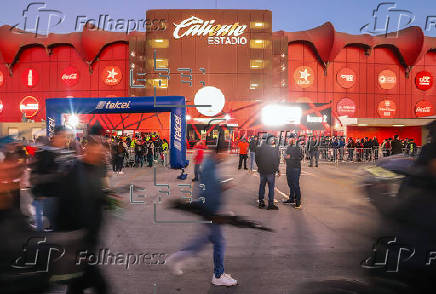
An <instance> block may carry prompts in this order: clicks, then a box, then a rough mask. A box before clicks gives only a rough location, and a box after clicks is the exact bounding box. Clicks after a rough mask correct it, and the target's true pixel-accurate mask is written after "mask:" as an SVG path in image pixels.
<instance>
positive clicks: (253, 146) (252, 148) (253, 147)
mask: <svg viewBox="0 0 436 294" xmlns="http://www.w3.org/2000/svg"><path fill="white" fill-rule="evenodd" d="M256 147H257V140H251V141H250V146H249V147H248V149H249V150H250V152H256Z"/></svg>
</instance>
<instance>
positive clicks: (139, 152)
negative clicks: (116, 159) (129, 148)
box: [132, 140, 144, 167]
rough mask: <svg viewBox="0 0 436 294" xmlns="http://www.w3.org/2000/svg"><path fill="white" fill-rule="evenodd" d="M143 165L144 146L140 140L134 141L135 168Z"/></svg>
mask: <svg viewBox="0 0 436 294" xmlns="http://www.w3.org/2000/svg"><path fill="white" fill-rule="evenodd" d="M132 142H133V141H132ZM140 165H141V167H143V165H144V145H143V142H142V141H140V140H135V166H136V167H139V166H140Z"/></svg>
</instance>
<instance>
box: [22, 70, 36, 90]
mask: <svg viewBox="0 0 436 294" xmlns="http://www.w3.org/2000/svg"><path fill="white" fill-rule="evenodd" d="M21 78H22V80H23V83H24V85H26V87H28V88H33V87H35V86H36V84H38V81H39V74H38V72H37V71H36V70H35V69H34V68H26V69H25V70H24V71H23V74H22V75H21Z"/></svg>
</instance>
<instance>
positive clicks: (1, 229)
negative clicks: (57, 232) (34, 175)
mask: <svg viewBox="0 0 436 294" xmlns="http://www.w3.org/2000/svg"><path fill="white" fill-rule="evenodd" d="M24 170H25V165H24V164H23V163H22V162H19V161H15V160H12V158H9V159H8V160H5V161H4V162H2V163H0V236H1V237H2V238H3V241H2V242H0V292H1V293H2V294H18V293H22V294H27V293H32V294H38V293H43V292H45V291H46V290H48V288H49V278H50V274H49V272H48V271H37V270H36V267H38V266H39V267H41V266H45V265H46V264H44V265H41V264H40V261H41V260H40V259H36V260H32V261H31V262H33V263H32V264H31V266H28V267H19V266H15V267H12V266H11V263H12V262H14V263H13V264H14V265H19V264H18V262H19V261H17V260H15V261H14V258H18V257H19V256H20V255H22V254H23V253H24V251H23V249H26V250H32V249H34V248H29V247H24V246H25V245H26V244H27V242H28V240H29V238H31V237H33V238H35V239H38V240H41V239H42V237H43V236H38V235H37V234H35V232H33V231H32V230H31V229H30V227H29V226H28V222H27V218H26V217H25V216H24V215H23V214H22V213H21V211H20V210H18V209H16V208H15V207H14V190H15V189H16V182H17V179H20V178H21V177H22V176H23V173H24ZM41 255H42V254H41ZM22 262H29V260H25V261H22ZM20 264H21V263H20ZM32 265H33V266H35V267H32Z"/></svg>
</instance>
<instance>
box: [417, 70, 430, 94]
mask: <svg viewBox="0 0 436 294" xmlns="http://www.w3.org/2000/svg"><path fill="white" fill-rule="evenodd" d="M415 84H416V87H417V88H418V89H420V90H423V91H427V90H428V89H430V88H431V87H432V86H433V76H432V75H431V73H429V72H428V71H421V72H419V73H417V74H416V78H415Z"/></svg>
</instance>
